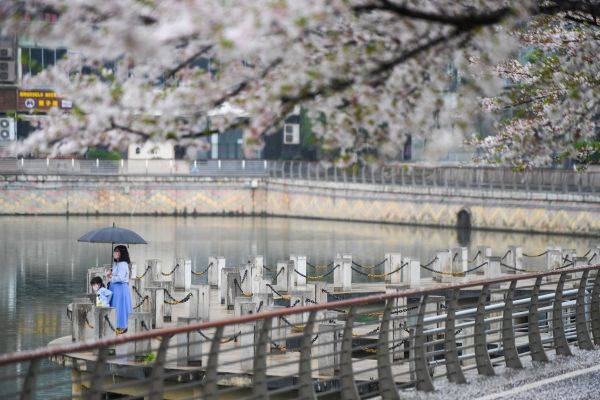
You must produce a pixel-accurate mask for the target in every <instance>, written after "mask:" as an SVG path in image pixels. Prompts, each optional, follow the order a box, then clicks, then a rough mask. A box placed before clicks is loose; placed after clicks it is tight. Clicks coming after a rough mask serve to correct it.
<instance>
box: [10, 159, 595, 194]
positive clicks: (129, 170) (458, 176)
mask: <svg viewBox="0 0 600 400" xmlns="http://www.w3.org/2000/svg"><path fill="white" fill-rule="evenodd" d="M0 173H13V174H63V175H153V176H162V175H191V176H206V177H210V176H232V177H272V178H283V179H300V180H308V181H324V182H343V183H362V184H376V185H391V186H419V187H431V188H446V189H447V188H460V189H474V190H520V191H537V192H559V193H588V194H590V193H600V172H576V171H570V170H561V169H535V170H527V171H524V172H517V171H514V170H512V169H510V168H500V167H499V168H489V167H446V166H439V167H424V166H416V165H411V164H405V165H393V166H354V167H348V168H339V167H334V166H331V165H329V166H327V165H325V164H322V163H317V162H303V161H268V160H202V161H200V160H197V161H183V160H115V161H111V160H77V159H15V158H12V159H7V158H5V159H0Z"/></svg>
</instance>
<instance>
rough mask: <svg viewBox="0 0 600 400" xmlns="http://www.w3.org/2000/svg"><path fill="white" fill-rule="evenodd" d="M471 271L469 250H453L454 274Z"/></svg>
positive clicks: (458, 248)
mask: <svg viewBox="0 0 600 400" xmlns="http://www.w3.org/2000/svg"><path fill="white" fill-rule="evenodd" d="M467 269H469V250H468V249H467V248H466V247H454V248H453V249H452V272H454V273H464V272H466V271H467Z"/></svg>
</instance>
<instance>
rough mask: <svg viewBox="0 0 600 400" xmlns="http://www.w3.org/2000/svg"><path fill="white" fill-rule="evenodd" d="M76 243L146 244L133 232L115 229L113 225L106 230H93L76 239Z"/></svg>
mask: <svg viewBox="0 0 600 400" xmlns="http://www.w3.org/2000/svg"><path fill="white" fill-rule="evenodd" d="M77 241H78V242H90V243H111V244H115V243H121V244H148V243H147V242H146V241H145V240H144V239H143V238H142V237H141V236H140V235H138V234H137V233H135V232H134V231H132V230H129V229H125V228H117V226H115V224H114V223H113V226H111V227H108V228H100V229H94V230H93V231H90V232H88V233H86V234H85V235H83V236H82V237H80V238H79V239H77Z"/></svg>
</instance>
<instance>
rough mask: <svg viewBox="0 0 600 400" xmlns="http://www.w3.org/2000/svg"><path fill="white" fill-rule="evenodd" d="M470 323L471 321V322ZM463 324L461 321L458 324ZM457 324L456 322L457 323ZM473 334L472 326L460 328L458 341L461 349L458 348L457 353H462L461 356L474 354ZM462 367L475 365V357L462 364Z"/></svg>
mask: <svg viewBox="0 0 600 400" xmlns="http://www.w3.org/2000/svg"><path fill="white" fill-rule="evenodd" d="M471 321H472V320H471ZM462 322H465V321H461V322H460V323H462ZM457 323H458V321H457ZM474 333H475V329H474V327H473V326H467V327H465V328H462V331H461V332H460V334H459V335H460V338H459V340H460V341H461V343H462V346H461V347H462V349H461V348H460V347H459V351H462V355H463V356H464V355H467V354H474V353H475V337H474V336H473V334H474ZM462 365H475V357H471V358H469V359H467V360H464V361H463V362H462Z"/></svg>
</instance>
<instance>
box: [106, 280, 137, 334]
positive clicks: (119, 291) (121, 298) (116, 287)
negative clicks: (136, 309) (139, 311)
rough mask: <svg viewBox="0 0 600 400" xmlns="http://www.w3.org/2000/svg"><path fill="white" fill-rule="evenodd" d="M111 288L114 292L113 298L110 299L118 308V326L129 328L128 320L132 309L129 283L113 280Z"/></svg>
mask: <svg viewBox="0 0 600 400" xmlns="http://www.w3.org/2000/svg"><path fill="white" fill-rule="evenodd" d="M110 290H111V291H112V293H113V295H112V299H110V306H111V307H114V308H116V312H117V328H120V329H127V320H128V319H129V314H131V311H132V308H131V293H130V291H129V284H127V283H123V282H111V283H110Z"/></svg>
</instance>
